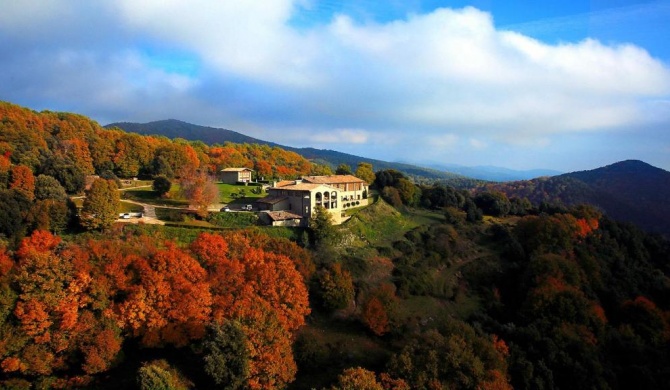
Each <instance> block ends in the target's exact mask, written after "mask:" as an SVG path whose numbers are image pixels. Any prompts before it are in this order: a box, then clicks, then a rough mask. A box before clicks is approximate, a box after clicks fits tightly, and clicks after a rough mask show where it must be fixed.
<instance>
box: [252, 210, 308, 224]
mask: <svg viewBox="0 0 670 390" xmlns="http://www.w3.org/2000/svg"><path fill="white" fill-rule="evenodd" d="M259 217H260V219H261V221H263V222H265V224H267V225H272V226H292V227H295V226H300V224H301V223H302V216H300V215H298V214H293V213H291V212H288V211H265V212H262V213H260V214H259Z"/></svg>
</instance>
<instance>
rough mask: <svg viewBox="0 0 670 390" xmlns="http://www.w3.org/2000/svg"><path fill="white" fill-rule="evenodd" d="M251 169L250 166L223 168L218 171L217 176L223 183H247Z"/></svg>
mask: <svg viewBox="0 0 670 390" xmlns="http://www.w3.org/2000/svg"><path fill="white" fill-rule="evenodd" d="M253 171H254V170H253V169H250V168H225V169H222V170H221V172H219V178H220V180H221V181H222V182H223V183H228V184H236V183H249V182H250V181H251V173H252V172H253Z"/></svg>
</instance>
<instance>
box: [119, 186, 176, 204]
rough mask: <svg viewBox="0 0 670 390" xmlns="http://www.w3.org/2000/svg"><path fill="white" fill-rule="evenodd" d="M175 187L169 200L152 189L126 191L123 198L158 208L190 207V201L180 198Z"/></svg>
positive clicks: (122, 195)
mask: <svg viewBox="0 0 670 390" xmlns="http://www.w3.org/2000/svg"><path fill="white" fill-rule="evenodd" d="M175 187H177V186H175V185H173V186H172V189H171V190H170V197H169V198H161V197H160V196H159V195H158V193H157V192H156V191H154V190H152V189H151V188H150V187H147V188H136V189H133V190H127V191H124V192H123V193H122V194H121V198H122V199H131V200H136V201H138V202H142V203H148V204H153V205H156V206H176V207H183V206H188V201H186V200H184V199H179V198H178V194H179V188H175Z"/></svg>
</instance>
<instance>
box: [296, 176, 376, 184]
mask: <svg viewBox="0 0 670 390" xmlns="http://www.w3.org/2000/svg"><path fill="white" fill-rule="evenodd" d="M302 179H303V180H304V181H307V182H310V183H319V184H344V183H365V180H361V179H359V178H357V177H356V176H354V175H330V176H305V177H303V178H302Z"/></svg>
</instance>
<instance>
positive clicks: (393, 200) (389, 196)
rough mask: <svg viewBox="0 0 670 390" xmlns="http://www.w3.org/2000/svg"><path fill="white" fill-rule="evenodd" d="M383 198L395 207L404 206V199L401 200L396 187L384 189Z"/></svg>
mask: <svg viewBox="0 0 670 390" xmlns="http://www.w3.org/2000/svg"><path fill="white" fill-rule="evenodd" d="M382 198H384V200H385V201H386V202H387V203H388V204H390V205H391V206H393V207H400V206H402V199H400V194H399V193H398V190H397V189H396V188H395V187H384V189H383V190H382Z"/></svg>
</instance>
